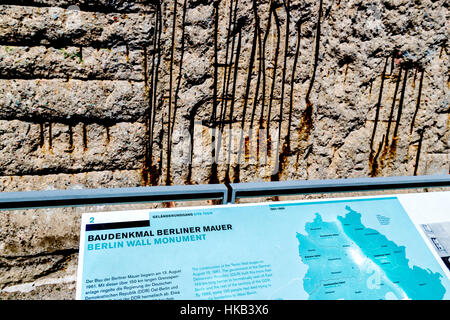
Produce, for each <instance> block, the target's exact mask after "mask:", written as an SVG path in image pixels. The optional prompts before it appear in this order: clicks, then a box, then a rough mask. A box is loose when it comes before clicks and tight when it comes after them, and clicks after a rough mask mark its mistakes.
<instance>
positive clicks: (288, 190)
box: [228, 174, 450, 203]
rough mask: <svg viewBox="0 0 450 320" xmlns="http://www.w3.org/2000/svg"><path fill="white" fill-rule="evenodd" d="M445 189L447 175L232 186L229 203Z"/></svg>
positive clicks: (447, 184) (239, 184) (275, 182)
mask: <svg viewBox="0 0 450 320" xmlns="http://www.w3.org/2000/svg"><path fill="white" fill-rule="evenodd" d="M447 186H450V175H449V174H445V175H428V176H398V177H376V178H349V179H332V180H301V181H297V180H295V181H294V180H288V181H274V182H248V183H231V184H230V189H231V192H230V193H229V195H228V196H229V199H228V202H229V203H235V202H236V199H237V198H249V197H268V196H282V195H297V194H312V193H330V192H357V191H375V190H392V189H407V188H428V187H447Z"/></svg>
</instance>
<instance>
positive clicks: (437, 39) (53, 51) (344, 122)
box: [0, 0, 450, 299]
mask: <svg viewBox="0 0 450 320" xmlns="http://www.w3.org/2000/svg"><path fill="white" fill-rule="evenodd" d="M7 3H8V5H1V6H0V191H5V192H6V191H18V190H37V189H39V190H45V189H66V188H100V187H128V186H142V185H159V184H187V183H209V182H224V181H233V182H237V181H242V182H244V181H270V180H284V179H325V178H338V177H360V176H363V177H366V176H391V175H422V174H436V173H448V172H449V169H450V155H449V154H450V152H449V150H450V146H449V141H450V129H449V125H450V114H449V105H448V93H449V82H448V79H449V78H448V24H447V21H448V16H449V15H448V4H447V3H446V1H444V0H437V1H431V0H425V1H420V2H417V1H407V0H371V1H362V0H350V1H331V0H330V1H328V0H322V1H312V0H291V1H282V0H280V1H272V2H270V1H268V0H261V1H252V0H239V1H235V0H222V1H218V2H216V1H212V0H207V1H193V0H187V1H184V0H183V1H181V0H179V1H161V4H160V5H157V4H156V3H157V2H154V1H144V0H142V1H137V0H136V1H131V0H130V1H123V0H113V1H107V0H95V1H85V0H81V1H77V2H76V3H73V2H71V1H65V0H32V1H26V3H27V5H26V6H22V5H21V4H22V2H21V1H8V2H7ZM215 3H217V6H215V5H214V4H215ZM271 3H272V5H271ZM73 5H75V6H76V7H74V6H73ZM277 168H278V169H277ZM148 207H151V205H148ZM102 209H104V210H107V209H108V208H107V207H100V208H96V209H92V208H90V209H87V208H86V210H100V211H101V210H102ZM82 212H83V211H82V210H81V209H74V208H66V209H63V210H62V209H61V210H56V209H48V210H37V211H16V212H5V213H4V214H2V215H0V274H1V276H0V298H1V299H8V298H12V299H49V298H55V299H72V298H73V297H74V288H75V287H74V277H75V270H76V262H77V250H78V241H79V239H78V237H79V234H78V233H79V219H80V215H81V213H82Z"/></svg>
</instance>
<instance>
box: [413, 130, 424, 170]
mask: <svg viewBox="0 0 450 320" xmlns="http://www.w3.org/2000/svg"><path fill="white" fill-rule="evenodd" d="M424 131H425V128H422V129H419V130H417V132H418V133H419V135H420V137H419V144H418V146H417V154H416V163H415V165H414V175H415V176H417V169H418V168H419V159H420V151H421V150H422V140H423V133H424Z"/></svg>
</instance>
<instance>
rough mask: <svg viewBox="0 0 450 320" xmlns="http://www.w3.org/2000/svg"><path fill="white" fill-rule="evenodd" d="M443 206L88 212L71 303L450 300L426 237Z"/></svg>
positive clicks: (387, 201)
mask: <svg viewBox="0 0 450 320" xmlns="http://www.w3.org/2000/svg"><path fill="white" fill-rule="evenodd" d="M449 202H450V197H449V193H448V192H433V193H423V194H405V195H394V196H377V197H358V198H340V199H327V200H304V201H288V202H268V203H256V204H237V205H220V206H207V207H185V208H171V209H152V210H136V211H122V212H106V213H87V214H84V215H83V218H82V224H81V241H80V259H79V268H78V281H77V298H78V299H86V300H89V299H122V300H135V299H136V300H138V299H186V300H191V299H233V300H235V299H291V300H292V299H295V300H296V299H302V300H303V299H311V300H328V299H330V300H337V299H351V300H360V299H361V300H378V299H389V300H390V299H412V300H429V299H431V300H441V299H449V298H450V291H449V290H450V279H449V270H448V268H447V267H446V265H445V263H444V261H443V260H442V259H440V255H439V252H438V250H437V249H436V248H435V246H434V244H435V242H433V241H431V240H430V237H427V235H426V230H425V231H424V229H423V227H422V226H423V225H424V224H426V225H432V226H434V225H435V224H436V223H447V222H449V221H450V215H449V212H447V210H448V209H447V208H449V207H450V206H449V204H450V203H449ZM430 203H433V204H434V206H435V207H437V208H441V209H436V210H434V211H433V212H427V211H426V210H427V208H428V207H430ZM436 203H437V204H436ZM424 210H425V211H424ZM433 214H434V215H433ZM421 217H426V219H428V220H426V219H425V218H421ZM433 217H434V218H433ZM421 219H422V220H421ZM424 219H425V220H424ZM430 219H431V220H430ZM433 219H434V220H433ZM443 219H444V220H445V219H447V221H443ZM430 222H433V223H434V224H430ZM434 229H435V230H437V229H436V228H434ZM441 229H442V228H441ZM441 229H439V230H441ZM441 233H442V231H441ZM440 236H441V239H443V238H442V237H444V236H443V235H440ZM441 242H442V240H441Z"/></svg>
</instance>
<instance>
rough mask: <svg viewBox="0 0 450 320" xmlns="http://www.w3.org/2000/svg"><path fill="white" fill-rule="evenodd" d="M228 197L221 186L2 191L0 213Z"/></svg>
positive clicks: (225, 190)
mask: <svg viewBox="0 0 450 320" xmlns="http://www.w3.org/2000/svg"><path fill="white" fill-rule="evenodd" d="M227 195H228V188H227V187H226V186H225V185H222V184H210V185H183V186H154V187H135V188H105V189H67V190H45V191H23V192H2V193H0V210H7V209H36V208H48V207H74V206H88V205H105V204H124V203H128V204H129V203H140V202H166V201H167V202H169V201H192V200H209V199H219V200H221V201H222V203H225V201H226V199H227Z"/></svg>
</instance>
